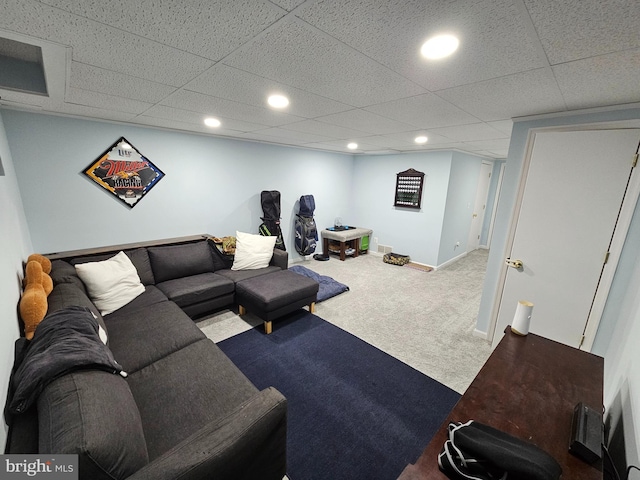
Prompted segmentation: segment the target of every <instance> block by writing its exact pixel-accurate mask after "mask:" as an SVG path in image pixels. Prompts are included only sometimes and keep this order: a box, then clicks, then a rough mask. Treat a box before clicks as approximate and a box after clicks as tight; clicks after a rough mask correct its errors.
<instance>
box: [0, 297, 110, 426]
mask: <svg viewBox="0 0 640 480" xmlns="http://www.w3.org/2000/svg"><path fill="white" fill-rule="evenodd" d="M21 357H22V360H21V362H20V365H16V366H14V371H13V374H12V376H11V381H10V387H9V398H8V399H7V405H6V407H5V416H7V414H18V413H22V412H24V411H26V410H27V409H28V408H29V406H30V405H32V404H33V403H34V402H35V401H36V399H37V398H38V395H39V394H40V392H42V390H43V389H44V388H45V387H46V386H47V385H48V384H49V383H50V382H51V381H53V380H55V379H56V378H58V377H60V376H62V375H64V374H66V373H69V372H71V371H74V370H80V369H99V370H106V371H108V372H113V373H120V372H121V371H122V367H121V366H120V365H119V364H118V363H117V362H116V361H115V359H114V358H113V354H112V353H111V350H109V348H108V347H107V346H106V345H105V344H104V343H103V342H102V340H100V336H99V334H98V321H97V320H96V319H95V318H94V316H93V314H92V313H91V311H90V310H89V309H88V308H86V307H68V308H64V309H62V310H58V311H57V312H54V313H51V314H49V315H47V316H46V317H45V318H44V319H43V320H42V322H40V324H39V325H38V328H36V331H35V335H34V336H33V339H32V340H31V342H29V344H28V346H27V348H26V349H25V351H24V354H23V355H22V356H21Z"/></svg>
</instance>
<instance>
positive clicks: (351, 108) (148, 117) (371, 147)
mask: <svg viewBox="0 0 640 480" xmlns="http://www.w3.org/2000/svg"><path fill="white" fill-rule="evenodd" d="M0 12H1V14H0V37H5V38H11V39H14V40H18V41H25V39H26V40H29V41H30V42H31V43H33V44H36V45H39V46H42V47H43V57H44V64H45V74H46V76H47V83H48V87H49V92H50V93H49V96H47V97H43V96H36V95H29V94H25V93H21V92H15V91H10V90H1V89H0V96H1V99H0V106H3V107H5V108H20V109H33V110H37V111H39V112H43V113H54V114H61V115H70V116H76V117H81V118H94V119H103V120H108V121H115V122H125V123H132V124H139V125H144V126H151V127H159V128H165V129H173V130H179V131H190V132H196V133H199V134H206V135H217V136H225V137H234V138H238V139H244V140H250V141H259V142H267V143H275V144H283V145H291V146H299V147H304V148H312V149H320V150H329V151H337V152H349V153H369V154H380V153H396V152H411V151H422V150H432V149H456V150H461V151H465V152H470V153H474V154H477V155H481V156H486V157H489V158H503V157H506V155H507V149H508V145H509V138H510V133H511V126H512V119H513V118H516V117H521V116H529V115H536V114H545V113H556V112H566V111H572V110H578V109H585V108H592V107H603V106H610V105H622V104H631V103H636V102H640V35H638V30H637V26H638V25H640V2H638V1H637V0H563V1H558V0H474V1H468V0H467V1H452V0H433V1H427V0H307V1H303V0H272V1H266V0H228V1H223V0H188V1H187V0H182V1H177V0H176V1H173V2H172V1H168V0H166V1H160V0H139V1H135V2H132V1H130V0H83V1H73V0H41V1H36V0H20V1H16V0H0ZM441 32H447V33H454V34H456V35H457V36H458V38H459V39H460V47H459V49H458V50H457V52H455V54H454V55H452V56H451V57H449V58H446V59H442V60H438V61H428V60H426V59H424V58H423V57H421V56H420V54H419V52H420V47H421V45H422V43H423V42H424V41H425V40H426V39H427V38H428V37H430V36H431V35H433V34H437V33H441ZM271 93H282V94H285V95H287V96H288V97H289V100H290V104H289V106H288V107H287V108H286V109H285V110H284V111H274V110H273V109H271V108H269V107H268V106H267V104H266V98H267V96H268V95H269V94H271ZM208 116H213V117H216V118H218V119H219V120H220V121H221V122H222V125H221V127H219V128H217V129H215V130H212V129H210V128H209V127H206V126H205V125H204V124H203V120H204V118H206V117H208ZM418 135H426V136H427V137H428V138H429V141H428V142H427V143H426V144H424V145H417V144H416V143H414V138H415V137H416V136H418ZM349 142H356V143H357V144H358V149H357V150H355V152H351V151H349V150H347V147H346V145H347V143H349Z"/></svg>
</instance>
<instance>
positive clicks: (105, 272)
mask: <svg viewBox="0 0 640 480" xmlns="http://www.w3.org/2000/svg"><path fill="white" fill-rule="evenodd" d="M75 267H76V271H77V272H78V276H79V277H80V279H81V280H82V281H83V283H84V284H85V285H86V287H87V291H88V292H89V297H90V298H91V300H92V301H93V303H95V304H96V307H98V309H99V310H100V313H102V315H107V314H109V313H111V312H113V311H115V310H117V309H118V308H120V307H122V306H123V305H126V304H127V303H129V302H130V301H131V300H133V299H134V298H136V297H137V296H138V295H140V294H141V293H142V292H144V285H142V283H141V282H140V277H139V276H138V271H137V270H136V267H135V266H134V265H133V263H132V262H131V260H130V259H129V257H128V256H127V255H126V254H125V253H124V252H119V253H118V254H116V255H114V256H113V257H112V258H110V259H108V260H103V261H101V262H88V263H80V264H77V265H76V266H75Z"/></svg>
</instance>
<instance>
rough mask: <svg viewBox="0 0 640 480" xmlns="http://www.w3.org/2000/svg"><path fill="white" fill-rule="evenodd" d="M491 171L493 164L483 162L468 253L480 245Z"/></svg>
mask: <svg viewBox="0 0 640 480" xmlns="http://www.w3.org/2000/svg"><path fill="white" fill-rule="evenodd" d="M491 170H493V164H491V163H485V162H482V166H481V167H480V177H479V178H478V188H477V190H476V200H475V204H474V207H473V213H472V214H471V228H470V229H469V239H468V240H467V252H472V251H473V250H475V249H477V248H478V246H479V245H480V233H481V232H482V224H483V223H484V213H485V212H486V211H487V197H488V196H489V184H490V182H491Z"/></svg>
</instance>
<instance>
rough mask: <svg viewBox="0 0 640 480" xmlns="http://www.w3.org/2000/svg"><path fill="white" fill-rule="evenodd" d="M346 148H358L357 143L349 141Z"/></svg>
mask: <svg viewBox="0 0 640 480" xmlns="http://www.w3.org/2000/svg"><path fill="white" fill-rule="evenodd" d="M347 148H348V149H349V150H355V149H356V148H358V144H357V143H355V142H351V143H349V144H348V145H347Z"/></svg>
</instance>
